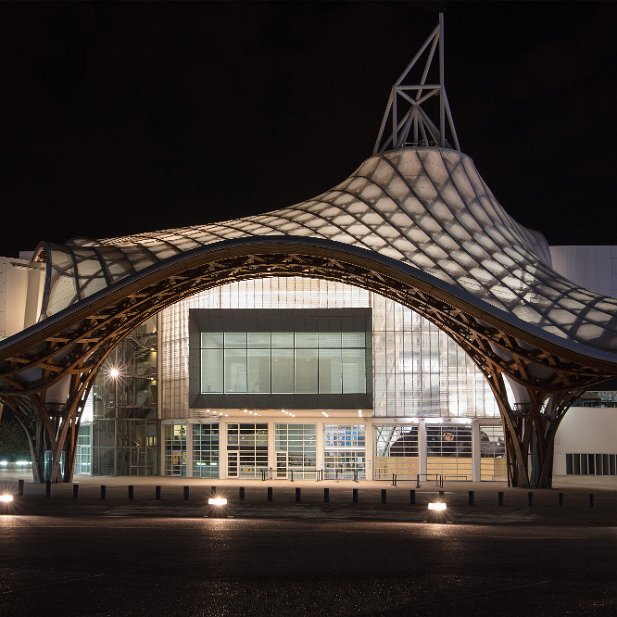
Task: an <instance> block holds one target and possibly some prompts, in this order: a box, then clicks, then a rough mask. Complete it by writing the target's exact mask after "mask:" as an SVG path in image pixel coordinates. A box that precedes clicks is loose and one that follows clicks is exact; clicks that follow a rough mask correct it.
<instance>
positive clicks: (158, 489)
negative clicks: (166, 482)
mask: <svg viewBox="0 0 617 617" xmlns="http://www.w3.org/2000/svg"><path fill="white" fill-rule="evenodd" d="M160 498H161V487H160V485H158V486H155V487H154V499H160Z"/></svg>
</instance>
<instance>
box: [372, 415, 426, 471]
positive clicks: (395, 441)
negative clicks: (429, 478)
mask: <svg viewBox="0 0 617 617" xmlns="http://www.w3.org/2000/svg"><path fill="white" fill-rule="evenodd" d="M373 430H374V435H375V459H374V460H375V479H376V480H390V479H391V478H392V476H393V475H396V476H397V478H398V479H399V480H414V479H416V476H417V474H419V473H420V467H419V460H420V459H419V449H418V427H417V426H409V425H407V426H400V425H383V424H382V425H375V426H374V427H373Z"/></svg>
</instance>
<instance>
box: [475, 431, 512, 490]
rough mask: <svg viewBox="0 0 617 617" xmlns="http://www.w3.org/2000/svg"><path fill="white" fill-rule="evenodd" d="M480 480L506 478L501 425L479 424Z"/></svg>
mask: <svg viewBox="0 0 617 617" xmlns="http://www.w3.org/2000/svg"><path fill="white" fill-rule="evenodd" d="M480 456H481V479H482V480H489V481H490V480H506V479H507V475H508V470H507V469H506V444H505V441H504V434H503V426H486V425H480Z"/></svg>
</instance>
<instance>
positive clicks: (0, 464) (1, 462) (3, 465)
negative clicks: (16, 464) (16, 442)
mask: <svg viewBox="0 0 617 617" xmlns="http://www.w3.org/2000/svg"><path fill="white" fill-rule="evenodd" d="M8 464H9V462H8V461H0V467H6V466H7V465H8Z"/></svg>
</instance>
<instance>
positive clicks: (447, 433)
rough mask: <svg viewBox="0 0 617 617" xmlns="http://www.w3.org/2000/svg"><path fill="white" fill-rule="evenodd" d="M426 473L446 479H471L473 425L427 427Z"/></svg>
mask: <svg viewBox="0 0 617 617" xmlns="http://www.w3.org/2000/svg"><path fill="white" fill-rule="evenodd" d="M426 445H427V458H426V473H427V475H429V476H433V475H441V476H443V477H444V479H445V480H471V479H472V477H473V467H472V456H471V454H472V436H471V427H469V426H461V425H458V424H457V425H438V426H434V425H429V426H427V427H426Z"/></svg>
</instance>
